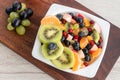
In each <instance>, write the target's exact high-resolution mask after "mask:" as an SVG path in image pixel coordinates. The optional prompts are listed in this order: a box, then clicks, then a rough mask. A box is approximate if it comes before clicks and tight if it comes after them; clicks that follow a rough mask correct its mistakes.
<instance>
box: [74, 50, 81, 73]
mask: <svg viewBox="0 0 120 80" xmlns="http://www.w3.org/2000/svg"><path fill="white" fill-rule="evenodd" d="M74 57H75V63H74V65H73V68H72V70H73V71H76V70H78V69H79V68H80V66H81V60H80V55H79V54H78V53H76V52H74Z"/></svg>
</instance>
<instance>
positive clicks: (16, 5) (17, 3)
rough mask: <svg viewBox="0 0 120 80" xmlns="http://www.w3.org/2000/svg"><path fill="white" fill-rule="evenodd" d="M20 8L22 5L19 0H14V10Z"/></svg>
mask: <svg viewBox="0 0 120 80" xmlns="http://www.w3.org/2000/svg"><path fill="white" fill-rule="evenodd" d="M21 8H22V5H21V3H20V2H19V1H15V2H14V3H13V10H14V11H18V10H20V9H21Z"/></svg>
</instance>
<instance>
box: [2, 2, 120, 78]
mask: <svg viewBox="0 0 120 80" xmlns="http://www.w3.org/2000/svg"><path fill="white" fill-rule="evenodd" d="M76 1H78V2H80V3H81V4H83V5H84V6H86V7H87V8H89V9H91V10H92V11H94V12H96V13H97V14H99V15H101V16H102V17H104V18H105V19H107V20H108V21H110V22H112V23H113V24H115V25H116V26H118V27H119V28H120V8H119V7H120V6H119V5H120V0H76ZM118 54H119V53H118ZM0 80H54V79H53V78H52V77H50V76H49V75H47V74H46V73H45V72H43V71H41V70H40V69H38V68H36V67H35V66H34V65H32V64H31V63H29V62H28V61H26V60H25V59H23V58H22V57H20V56H19V55H17V54H16V53H15V52H13V51H12V50H10V49H9V48H7V47H6V46H5V45H3V44H2V43H0ZM106 80H120V58H119V59H118V60H117V62H116V63H115V65H114V67H113V69H112V71H111V72H110V74H109V75H108V76H107V78H106Z"/></svg>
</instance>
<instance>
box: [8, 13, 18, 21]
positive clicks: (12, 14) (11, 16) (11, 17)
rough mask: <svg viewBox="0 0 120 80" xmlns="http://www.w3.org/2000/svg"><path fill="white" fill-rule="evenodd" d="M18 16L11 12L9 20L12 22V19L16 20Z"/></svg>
mask: <svg viewBox="0 0 120 80" xmlns="http://www.w3.org/2000/svg"><path fill="white" fill-rule="evenodd" d="M18 17H19V14H18V13H17V12H11V13H10V20H11V21H12V20H13V19H14V18H18Z"/></svg>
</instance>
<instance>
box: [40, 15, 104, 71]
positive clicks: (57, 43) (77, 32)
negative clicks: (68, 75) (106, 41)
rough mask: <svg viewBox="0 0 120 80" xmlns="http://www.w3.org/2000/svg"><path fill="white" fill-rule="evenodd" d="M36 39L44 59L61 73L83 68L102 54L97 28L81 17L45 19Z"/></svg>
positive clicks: (66, 16) (99, 33) (92, 22)
mask: <svg viewBox="0 0 120 80" xmlns="http://www.w3.org/2000/svg"><path fill="white" fill-rule="evenodd" d="M38 36H39V39H40V42H41V43H42V54H43V56H44V57H45V58H46V59H49V60H50V61H51V62H52V63H53V64H54V65H55V66H56V67H58V68H60V69H69V68H70V69H72V70H73V71H76V70H78V69H80V68H83V67H86V66H88V65H90V64H91V63H92V62H93V61H95V60H96V58H97V57H98V56H99V55H100V53H101V51H102V42H103V39H102V36H101V29H100V26H99V25H98V24H97V23H96V22H95V21H93V20H91V19H89V18H87V17H86V16H84V15H82V14H80V13H62V14H57V15H56V16H46V17H44V18H43V19H42V20H41V27H40V29H39V32H38Z"/></svg>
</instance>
